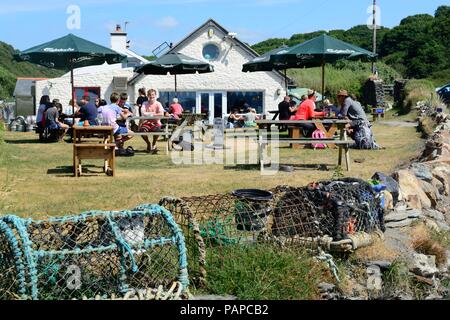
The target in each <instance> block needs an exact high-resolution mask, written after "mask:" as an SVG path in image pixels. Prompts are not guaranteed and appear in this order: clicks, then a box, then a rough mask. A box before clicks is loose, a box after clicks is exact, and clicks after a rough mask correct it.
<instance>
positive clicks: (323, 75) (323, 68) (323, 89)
mask: <svg viewBox="0 0 450 320" xmlns="http://www.w3.org/2000/svg"><path fill="white" fill-rule="evenodd" d="M324 95H325V60H322V100H323V96H324Z"/></svg>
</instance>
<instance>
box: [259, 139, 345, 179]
mask: <svg viewBox="0 0 450 320" xmlns="http://www.w3.org/2000/svg"><path fill="white" fill-rule="evenodd" d="M273 141H276V142H278V143H290V144H291V145H292V144H296V145H312V144H326V145H329V144H332V145H337V146H338V147H339V155H338V165H339V166H341V165H342V151H343V150H344V151H345V152H344V157H345V165H346V169H347V171H350V145H351V144H352V143H353V142H352V141H350V140H347V139H344V140H341V139H338V138H336V139H329V138H325V139H313V138H298V139H292V138H278V139H270V138H269V139H268V138H267V137H266V138H262V137H261V136H260V137H259V138H258V154H259V162H260V166H261V171H263V170H264V149H265V147H266V146H267V145H268V144H269V143H270V142H273Z"/></svg>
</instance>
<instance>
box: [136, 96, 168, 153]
mask: <svg viewBox="0 0 450 320" xmlns="http://www.w3.org/2000/svg"><path fill="white" fill-rule="evenodd" d="M147 97H148V101H145V102H144V103H143V105H142V107H141V114H142V115H143V116H164V108H163V106H162V104H161V103H160V102H159V101H157V100H156V90H155V89H150V90H148V92H147ZM161 127H162V124H161V120H159V119H155V120H153V119H151V120H143V121H142V122H141V124H140V129H139V131H140V132H161V131H162V130H161ZM158 138H159V136H158V135H155V136H153V142H152V143H150V141H149V139H148V136H142V139H144V141H145V143H146V144H147V152H149V153H150V152H152V153H157V152H158V148H157V147H156V141H158Z"/></svg>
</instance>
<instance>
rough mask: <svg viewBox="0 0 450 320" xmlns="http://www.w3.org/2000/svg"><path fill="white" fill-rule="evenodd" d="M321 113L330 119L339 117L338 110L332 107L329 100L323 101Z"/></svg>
mask: <svg viewBox="0 0 450 320" xmlns="http://www.w3.org/2000/svg"><path fill="white" fill-rule="evenodd" d="M323 111H324V112H326V113H328V114H329V116H331V117H337V116H338V115H339V111H340V110H339V108H338V107H336V106H335V105H333V104H332V103H331V102H330V100H328V99H325V100H323Z"/></svg>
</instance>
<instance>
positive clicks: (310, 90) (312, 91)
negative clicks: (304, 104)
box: [307, 89, 316, 96]
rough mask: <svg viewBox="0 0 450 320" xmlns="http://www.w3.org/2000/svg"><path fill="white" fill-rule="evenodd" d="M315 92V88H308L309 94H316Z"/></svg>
mask: <svg viewBox="0 0 450 320" xmlns="http://www.w3.org/2000/svg"><path fill="white" fill-rule="evenodd" d="M315 93H316V91H315V90H313V89H308V93H307V95H308V96H312V95H313V94H315Z"/></svg>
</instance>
